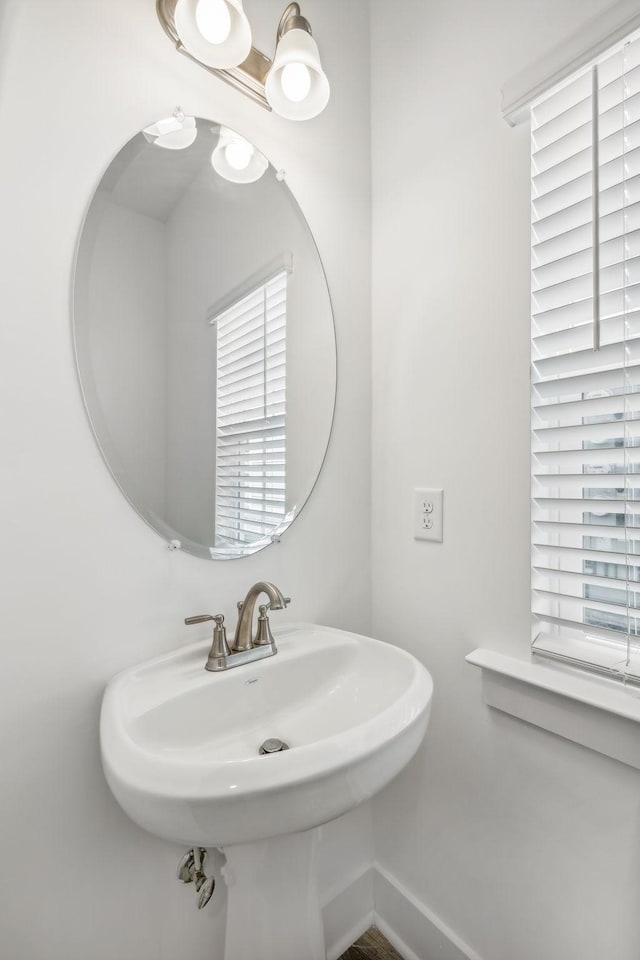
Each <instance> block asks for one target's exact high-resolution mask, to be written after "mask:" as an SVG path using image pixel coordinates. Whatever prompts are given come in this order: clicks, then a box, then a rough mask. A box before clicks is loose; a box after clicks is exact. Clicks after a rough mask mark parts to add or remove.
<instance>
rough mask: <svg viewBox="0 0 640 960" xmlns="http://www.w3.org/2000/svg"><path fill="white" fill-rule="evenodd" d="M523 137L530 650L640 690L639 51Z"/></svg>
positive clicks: (587, 78)
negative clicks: (528, 309)
mask: <svg viewBox="0 0 640 960" xmlns="http://www.w3.org/2000/svg"><path fill="white" fill-rule="evenodd" d="M531 127H532V395H533V398H532V399H533V414H532V442H533V446H532V461H533V483H532V498H533V514H532V519H533V612H534V621H535V630H534V651H536V652H537V653H540V654H546V655H548V656H552V657H559V658H562V659H567V660H570V661H573V662H577V663H581V664H585V665H588V666H591V667H594V668H596V669H599V670H603V671H605V672H610V673H612V674H615V675H619V676H621V677H623V678H628V679H640V645H639V638H640V40H638V39H635V38H634V39H633V40H632V41H631V42H627V43H625V45H624V46H623V47H621V48H619V49H617V50H616V51H615V52H614V53H612V54H610V55H608V56H607V57H604V58H602V59H601V60H600V61H599V62H598V64H596V65H595V66H594V67H593V68H589V69H587V70H584V71H581V72H580V73H579V74H578V75H576V76H574V77H573V78H571V79H570V80H569V81H568V82H566V83H564V84H563V85H562V86H561V87H560V88H557V89H556V90H554V91H552V92H551V93H550V94H549V95H548V96H546V97H545V98H544V99H543V100H542V101H540V102H539V103H537V104H536V105H535V106H534V107H532V110H531Z"/></svg>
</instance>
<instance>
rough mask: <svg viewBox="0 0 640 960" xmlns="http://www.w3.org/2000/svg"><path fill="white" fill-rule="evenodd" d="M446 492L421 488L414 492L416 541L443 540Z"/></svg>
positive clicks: (440, 541)
mask: <svg viewBox="0 0 640 960" xmlns="http://www.w3.org/2000/svg"><path fill="white" fill-rule="evenodd" d="M443 512H444V491H443V490H441V489H438V488H435V489H434V488H431V487H419V488H418V489H416V490H414V491H413V537H414V540H433V541H434V542H435V543H442V539H443Z"/></svg>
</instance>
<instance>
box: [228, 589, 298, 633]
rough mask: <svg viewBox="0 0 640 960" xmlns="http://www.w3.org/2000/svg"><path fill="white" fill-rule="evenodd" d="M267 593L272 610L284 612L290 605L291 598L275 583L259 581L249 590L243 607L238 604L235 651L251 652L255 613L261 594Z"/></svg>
mask: <svg viewBox="0 0 640 960" xmlns="http://www.w3.org/2000/svg"><path fill="white" fill-rule="evenodd" d="M263 593H265V594H266V595H267V597H268V598H269V607H270V609H271V610H284V608H285V607H286V606H287V604H288V603H289V598H288V597H285V596H283V594H282V593H281V592H280V590H278V588H277V587H276V586H275V584H273V583H269V581H267V580H259V581H258V583H254V585H253V586H252V587H251V588H250V589H249V592H248V593H247V595H246V597H245V598H244V601H243V603H242V605H240V604H238V626H237V627H236V632H235V636H234V639H233V648H232V649H233V650H234V651H240V650H251V649H252V647H253V646H254V643H253V635H252V630H253V612H254V610H255V606H256V601H257V599H258V597H259V596H261V594H263Z"/></svg>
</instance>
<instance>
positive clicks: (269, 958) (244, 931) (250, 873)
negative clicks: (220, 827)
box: [223, 828, 326, 960]
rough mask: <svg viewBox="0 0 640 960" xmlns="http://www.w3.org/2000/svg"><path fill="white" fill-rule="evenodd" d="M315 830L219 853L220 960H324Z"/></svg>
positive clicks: (317, 829) (242, 845)
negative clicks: (223, 888) (223, 899)
mask: <svg viewBox="0 0 640 960" xmlns="http://www.w3.org/2000/svg"><path fill="white" fill-rule="evenodd" d="M319 840H320V829H319V828H315V829H314V830H306V831H305V832H304V833H293V834H288V835H285V836H282V837H274V838H272V839H270V840H258V841H255V842H254V843H245V844H240V845H237V846H229V847H224V849H223V852H224V855H225V856H226V859H227V862H226V865H225V867H224V869H223V875H224V879H225V882H226V885H227V888H228V908H227V936H226V943H225V951H224V960H254V958H255V960H326V951H325V945H324V929H323V926H322V911H321V909H320V899H319V896H318V886H317V869H316V866H317V858H318V846H319Z"/></svg>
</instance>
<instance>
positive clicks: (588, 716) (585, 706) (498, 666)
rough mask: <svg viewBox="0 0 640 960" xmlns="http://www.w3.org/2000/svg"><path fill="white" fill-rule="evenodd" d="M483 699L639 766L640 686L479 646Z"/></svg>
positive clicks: (474, 658)
mask: <svg viewBox="0 0 640 960" xmlns="http://www.w3.org/2000/svg"><path fill="white" fill-rule="evenodd" d="M465 659H466V660H467V663H471V664H473V665H474V666H476V667H480V668H481V670H482V688H483V695H484V699H485V702H486V703H487V704H488V705H489V706H490V707H494V708H495V709H496V710H501V711H502V712H503V713H508V714H511V716H514V717H518V718H519V719H520V720H524V721H526V722H527V723H531V724H533V725H535V726H537V727H542V729H543V730H548V731H549V732H550V733H555V734H556V735H557V736H560V737H564V738H565V739H566V740H572V741H573V742H574V743H579V744H581V745H582V746H584V747H588V748H589V749H591V750H596V751H597V752H598V753H603V754H605V755H606V756H608V757H612V758H613V759H614V760H619V761H620V762H621V763H626V764H628V765H629V766H631V767H635V768H636V769H638V770H640V727H639V726H638V724H640V689H638V688H637V687H631V686H623V685H622V683H621V682H620V681H616V680H609V679H608V678H606V677H599V676H597V675H593V676H591V675H587V674H585V673H584V672H583V671H582V670H579V669H576V668H574V667H570V666H567V665H565V664H556V663H553V662H543V663H542V662H541V663H538V662H537V661H535V660H519V659H517V658H515V657H509V656H506V655H505V654H502V653H497V652H495V651H493V650H487V649H485V648H480V649H478V650H474V651H473V653H470V654H469V655H468V656H467V657H466V658H465Z"/></svg>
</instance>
